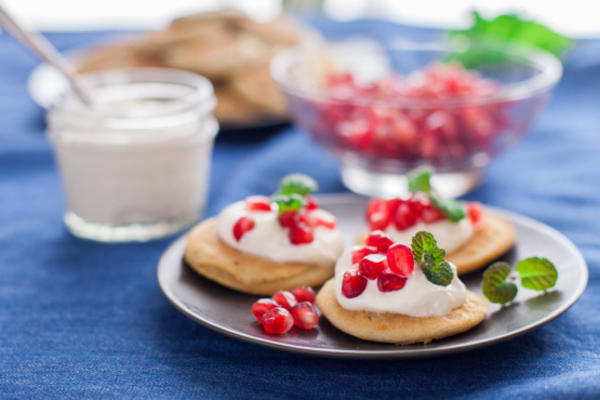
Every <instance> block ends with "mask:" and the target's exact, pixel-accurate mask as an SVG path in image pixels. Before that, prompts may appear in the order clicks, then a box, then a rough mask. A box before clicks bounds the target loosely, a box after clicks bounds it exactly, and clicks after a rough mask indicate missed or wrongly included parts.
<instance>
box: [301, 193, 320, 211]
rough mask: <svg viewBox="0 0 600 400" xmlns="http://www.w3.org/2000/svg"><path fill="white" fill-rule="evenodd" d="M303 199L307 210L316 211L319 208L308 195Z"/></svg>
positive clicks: (317, 203)
mask: <svg viewBox="0 0 600 400" xmlns="http://www.w3.org/2000/svg"><path fill="white" fill-rule="evenodd" d="M304 199H305V200H306V209H307V210H316V209H317V208H319V202H318V201H317V199H315V198H314V197H313V196H311V195H310V194H309V195H307V196H306V197H305V198H304Z"/></svg>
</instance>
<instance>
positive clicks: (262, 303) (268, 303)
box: [252, 299, 279, 322]
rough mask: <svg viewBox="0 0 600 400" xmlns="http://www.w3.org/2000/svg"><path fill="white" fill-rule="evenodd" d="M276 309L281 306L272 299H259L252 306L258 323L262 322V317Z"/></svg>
mask: <svg viewBox="0 0 600 400" xmlns="http://www.w3.org/2000/svg"><path fill="white" fill-rule="evenodd" d="M275 307H279V305H278V304H277V303H276V302H275V301H273V300H272V299H258V300H256V301H255V302H254V304H252V314H254V316H255V317H256V319H257V320H258V322H261V320H262V315H263V314H264V313H266V312H267V311H269V310H272V309H274V308H275Z"/></svg>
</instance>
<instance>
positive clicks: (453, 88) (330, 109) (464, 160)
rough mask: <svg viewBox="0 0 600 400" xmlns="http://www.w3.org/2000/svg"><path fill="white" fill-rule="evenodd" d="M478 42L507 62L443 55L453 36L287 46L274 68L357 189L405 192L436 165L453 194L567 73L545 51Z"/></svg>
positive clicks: (304, 121)
mask: <svg viewBox="0 0 600 400" xmlns="http://www.w3.org/2000/svg"><path fill="white" fill-rule="evenodd" d="M472 46H479V47H478V48H477V51H479V52H486V53H489V55H491V56H492V57H486V59H493V55H494V54H501V55H502V56H503V57H502V58H503V59H508V60H509V61H503V62H498V63H496V64H494V65H483V66H481V67H479V68H478V69H477V70H466V69H465V68H463V67H462V65H460V64H457V63H448V62H445V60H447V57H448V54H451V53H452V52H454V51H456V50H457V49H455V48H452V47H450V45H449V44H447V43H441V42H440V43H402V44H394V45H391V46H387V47H385V46H381V47H380V48H377V49H373V48H372V47H371V48H360V47H357V48H352V47H351V46H348V45H340V46H338V45H332V46H331V47H328V48H326V49H318V50H315V49H310V50H308V49H297V50H292V51H287V52H284V53H281V54H280V55H279V56H277V57H276V58H275V60H274V61H273V65H272V71H273V75H274V77H275V79H276V80H277V81H278V82H279V84H280V85H281V87H282V90H283V91H284V93H286V95H287V98H288V102H289V104H290V109H291V112H292V116H293V118H294V120H295V122H296V123H297V124H298V125H299V126H300V127H301V128H302V129H303V130H304V131H305V132H306V133H308V134H309V135H310V137H311V138H312V139H314V140H315V141H316V142H317V143H318V144H319V145H321V146H323V147H324V148H325V149H327V150H328V151H330V152H331V153H333V154H334V155H335V156H336V157H338V158H339V160H340V162H341V165H342V178H343V180H344V183H345V184H346V185H347V186H348V187H349V188H350V189H351V190H354V191H356V192H358V193H362V194H366V195H369V196H377V197H391V196H395V195H398V194H401V193H399V192H400V191H401V190H402V189H399V188H404V187H406V176H405V174H406V173H407V172H408V171H410V170H412V169H414V168H416V167H418V166H420V165H423V164H428V165H431V166H434V167H435V168H436V170H437V171H438V173H437V174H436V176H435V177H434V180H435V183H436V187H437V188H438V191H439V192H440V194H442V195H444V196H448V197H454V196H458V195H461V194H463V193H466V192H468V191H469V190H470V189H472V188H473V187H474V186H476V185H477V184H478V183H479V181H480V178H481V173H482V169H483V168H484V167H485V166H486V165H487V164H488V163H489V162H490V160H491V159H492V158H493V157H495V156H496V155H498V154H500V153H502V152H503V151H505V150H506V149H508V148H509V147H511V146H512V145H514V144H515V143H516V142H517V141H518V140H520V139H521V138H522V137H523V135H524V134H525V133H526V132H527V130H528V129H529V126H530V124H531V122H532V121H533V119H534V117H535V116H536V114H537V112H538V111H539V110H540V108H541V106H542V105H543V103H544V101H545V100H546V99H547V97H548V95H549V93H550V91H551V89H552V87H553V86H554V85H555V84H556V82H558V80H559V79H560V76H561V74H562V67H561V64H560V61H559V60H558V59H556V58H555V57H554V56H552V55H550V54H547V53H542V52H539V51H534V50H530V49H526V50H525V49H522V48H514V47H511V48H507V47H501V48H500V47H493V46H490V45H489V44H486V45H485V47H481V45H477V44H474V45H472ZM459 50H464V49H459ZM373 60H379V64H380V65H377V66H375V67H373V64H374V61H373Z"/></svg>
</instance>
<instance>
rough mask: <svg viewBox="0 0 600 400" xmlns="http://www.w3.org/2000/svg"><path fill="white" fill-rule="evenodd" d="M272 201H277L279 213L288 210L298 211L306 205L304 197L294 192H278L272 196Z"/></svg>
mask: <svg viewBox="0 0 600 400" xmlns="http://www.w3.org/2000/svg"><path fill="white" fill-rule="evenodd" d="M271 201H272V202H275V203H277V207H278V210H279V214H282V213H284V212H286V211H298V210H299V209H301V208H302V206H304V202H305V200H304V197H302V196H300V195H297V194H292V195H289V196H288V195H285V194H276V195H273V196H271Z"/></svg>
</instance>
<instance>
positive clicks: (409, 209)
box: [394, 202, 417, 231]
mask: <svg viewBox="0 0 600 400" xmlns="http://www.w3.org/2000/svg"><path fill="white" fill-rule="evenodd" d="M416 223H417V215H416V213H415V209H414V207H413V206H412V205H411V204H410V203H408V202H406V203H402V204H400V206H399V207H398V209H397V210H396V215H395V218H394V225H395V226H396V229H398V230H399V231H403V230H405V229H408V228H410V227H411V226H413V225H414V224H416Z"/></svg>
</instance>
